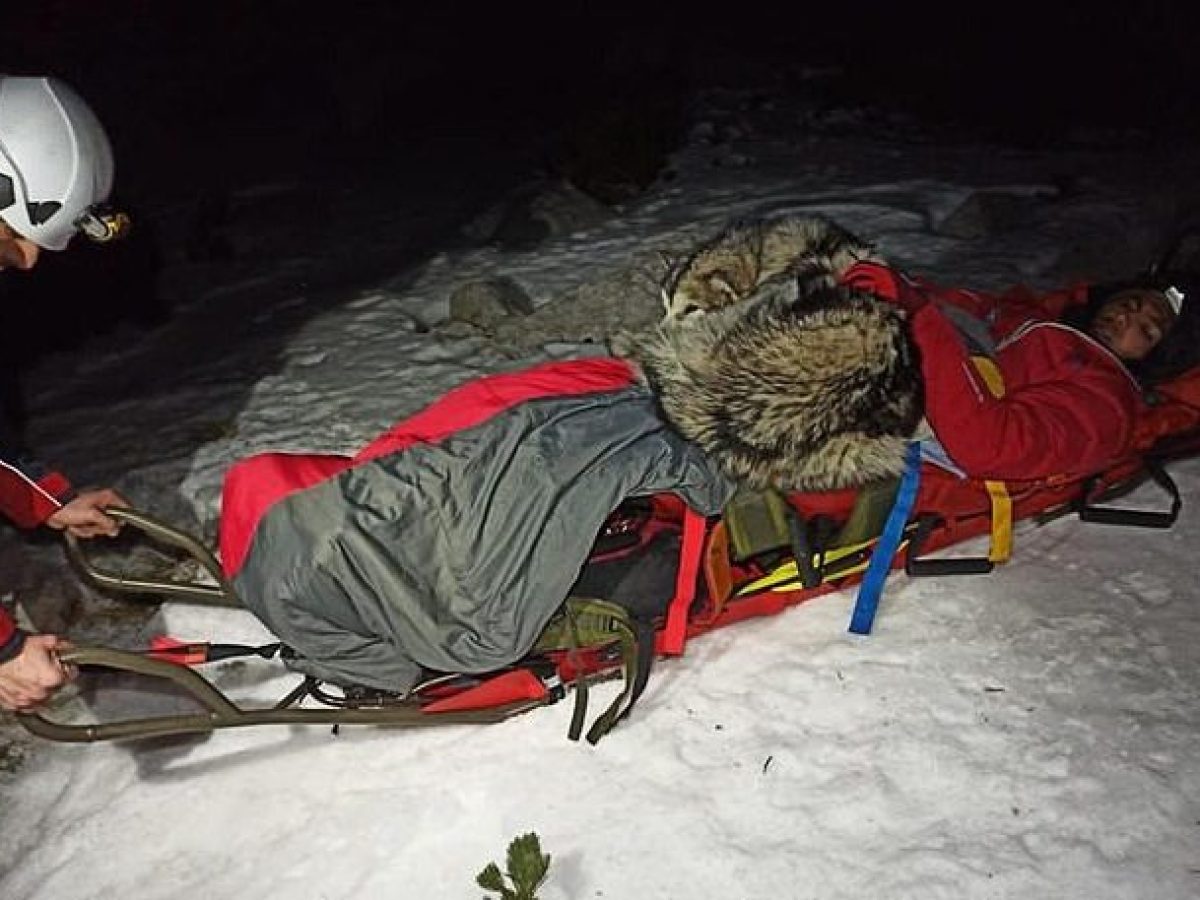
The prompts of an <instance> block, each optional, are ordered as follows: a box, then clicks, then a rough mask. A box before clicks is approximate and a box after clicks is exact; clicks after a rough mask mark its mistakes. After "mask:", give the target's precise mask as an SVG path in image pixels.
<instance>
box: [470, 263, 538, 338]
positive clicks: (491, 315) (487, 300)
mask: <svg viewBox="0 0 1200 900" xmlns="http://www.w3.org/2000/svg"><path fill="white" fill-rule="evenodd" d="M532 312H533V300H532V298H530V296H529V294H527V293H526V292H525V289H524V288H523V287H521V285H520V284H518V283H517V282H516V281H515V280H514V279H512V278H509V277H508V276H507V275H502V276H499V277H495V278H480V279H477V280H475V281H468V282H464V283H463V284H460V285H459V286H458V287H457V288H455V289H454V293H452V294H451V295H450V320H451V321H452V322H467V323H469V324H471V325H475V326H477V327H479V328H491V327H492V326H494V325H495V324H496V323H498V322H501V321H503V320H504V319H509V318H512V317H514V316H527V315H529V314H530V313H532Z"/></svg>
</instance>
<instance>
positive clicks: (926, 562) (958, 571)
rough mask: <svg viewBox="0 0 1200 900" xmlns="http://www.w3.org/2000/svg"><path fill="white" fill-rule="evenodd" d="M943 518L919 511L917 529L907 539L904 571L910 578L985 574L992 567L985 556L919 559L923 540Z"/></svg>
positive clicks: (993, 564) (993, 566)
mask: <svg viewBox="0 0 1200 900" xmlns="http://www.w3.org/2000/svg"><path fill="white" fill-rule="evenodd" d="M944 521H945V520H944V519H943V518H942V517H941V516H939V515H936V514H934V513H921V514H920V515H919V516H917V531H916V534H914V535H913V536H912V537H911V538H909V541H908V550H907V552H906V553H905V554H904V572H905V574H907V575H908V576H909V577H910V578H924V577H929V576H939V575H986V574H987V573H988V572H990V571H992V569H994V568H995V567H996V566H995V563H993V562H992V561H991V560H990V559H988V558H987V557H986V556H960V557H957V558H953V559H920V558H919V557H920V555H921V551H922V550H924V549H925V542H926V541H927V540H929V536H930V535H931V534H932V533H933V529H935V528H936V527H938V526H939V525H941V524H942V522H944Z"/></svg>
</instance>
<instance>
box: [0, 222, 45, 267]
mask: <svg viewBox="0 0 1200 900" xmlns="http://www.w3.org/2000/svg"><path fill="white" fill-rule="evenodd" d="M41 252H42V248H41V247H39V246H38V245H37V244H35V243H34V242H33V241H28V240H26V239H25V238H23V237H21V236H20V235H19V234H17V233H16V232H15V231H13V230H12V229H11V228H9V227H8V225H7V224H6V223H5V222H2V221H0V269H32V268H33V267H34V266H36V265H37V261H38V256H39V255H41Z"/></svg>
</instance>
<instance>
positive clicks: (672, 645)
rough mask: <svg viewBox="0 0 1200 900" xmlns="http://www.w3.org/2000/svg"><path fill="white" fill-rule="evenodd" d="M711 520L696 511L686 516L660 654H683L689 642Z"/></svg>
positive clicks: (689, 510) (689, 511)
mask: <svg viewBox="0 0 1200 900" xmlns="http://www.w3.org/2000/svg"><path fill="white" fill-rule="evenodd" d="M707 531H708V520H707V519H706V518H705V517H704V516H702V515H701V514H700V513H698V512H696V511H695V510H693V509H690V508H689V509H687V510H686V511H685V512H684V515H683V542H682V545H681V546H680V548H679V572H678V573H677V574H676V576H675V596H674V597H673V598H672V599H671V605H670V606H669V607H667V623H666V625H665V626H663V630H662V636H661V639H660V642H659V651H660V652H661V653H663V654H665V655H667V656H678V655H679V654H681V653H683V645H684V642H685V641H686V640H687V624H688V610H689V609H691V606H692V600H693V599H695V596H696V579H697V578H698V577H699V575H700V566H701V564H702V563H703V561H704V535H705V533H706V532H707Z"/></svg>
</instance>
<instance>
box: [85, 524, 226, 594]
mask: <svg viewBox="0 0 1200 900" xmlns="http://www.w3.org/2000/svg"><path fill="white" fill-rule="evenodd" d="M104 512H105V514H106V515H109V516H112V517H113V518H114V519H116V520H117V521H118V522H122V523H124V524H126V525H131V526H133V527H134V528H137V529H138V530H139V531H142V532H145V534H146V536H147V537H149V538H151V539H152V540H155V541H157V542H159V543H160V544H165V545H167V546H173V547H178V548H179V549H180V550H183V551H185V552H186V553H188V554H190V555H191V557H192V558H193V559H195V560H196V561H197V562H199V563H200V565H201V566H202V567H203V568H204V570H205V571H206V572H207V573H208V574H209V575H211V576H212V577H213V578H214V579H215V580H216V582H217V583H216V585H211V584H201V583H199V582H195V581H157V580H149V579H141V578H127V577H125V576H124V575H117V574H114V573H112V572H105V571H104V570H102V569H98V568H96V566H94V565H92V563H91V561H90V560H89V559H88V558H87V554H86V553H84V552H83V549H82V548H81V547H80V545H79V539H78V538H76V537H75V536H74V535H72V534H71V533H70V532H63V536H64V538H65V540H66V548H67V556H68V557H69V558H70V560H71V562H72V563H74V564H75V566H76V567H77V568H78V570H79V572H80V574H81V575H83V577H84V578H85V579H86V580H87V581H88V582H90V583H91V584H92V585H93V586H94V587H96V588H99V589H100V590H108V591H116V592H119V593H126V594H159V595H161V596H163V597H167V598H169V599H173V600H186V601H189V602H191V603H200V604H204V605H206V606H241V602H240V601H239V600H238V597H237V594H236V593H235V592H234V590H233V587H232V586H231V585H230V584H229V582H228V581H227V580H226V578H225V573H224V572H222V571H221V564H220V563H219V562H217V560H216V557H214V556H213V555H212V553H211V552H210V551H209V549H208V548H207V547H205V546H204V544H202V543H201V542H200V541H199V540H197V539H196V538H194V537H192V535H190V534H187V533H186V532H183V531H180V530H179V529H178V528H175V527H173V526H171V525H168V524H166V523H165V522H160V521H159V520H158V519H155V518H154V517H153V516H150V515H148V514H146V513H144V512H140V511H138V510H136V509H129V508H128V507H124V506H110V507H108V508H107V509H106V510H105V511H104Z"/></svg>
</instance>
